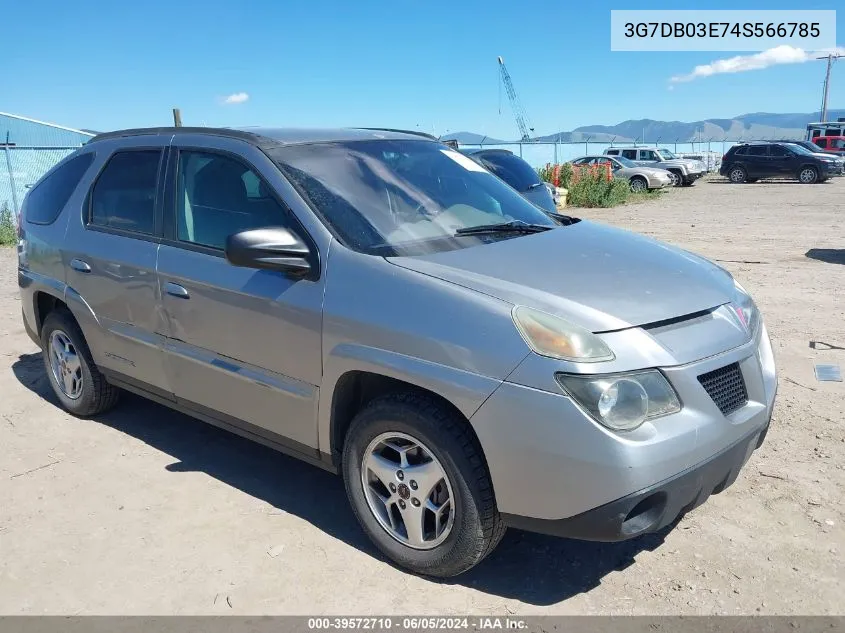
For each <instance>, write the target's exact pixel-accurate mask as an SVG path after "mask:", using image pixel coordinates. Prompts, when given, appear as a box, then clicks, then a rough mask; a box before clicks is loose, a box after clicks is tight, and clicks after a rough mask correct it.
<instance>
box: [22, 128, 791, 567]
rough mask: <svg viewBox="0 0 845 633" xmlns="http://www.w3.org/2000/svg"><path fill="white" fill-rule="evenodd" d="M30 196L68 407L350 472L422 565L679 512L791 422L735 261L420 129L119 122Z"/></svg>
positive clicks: (29, 271)
mask: <svg viewBox="0 0 845 633" xmlns="http://www.w3.org/2000/svg"><path fill="white" fill-rule="evenodd" d="M22 215H23V220H22V222H21V228H20V233H19V238H20V245H19V249H18V281H19V285H20V294H21V302H22V303H21V305H22V311H23V323H24V326H25V328H26V331H27V332H28V334H29V336H30V337H31V338H32V340H33V341H34V342H35V343H36V344H38V345H40V346H41V348H42V350H43V359H44V367H45V370H46V375H47V377H48V380H49V382H50V385H51V388H52V390H53V392H54V393H55V397H56V400H57V402H59V403H60V404H61V406H62V407H64V408H65V409H66V410H67V411H69V412H70V413H72V414H74V415H77V416H80V417H89V416H97V415H98V414H100V413H102V412H104V411H106V410H107V409H109V408H110V407H112V406H114V405H115V404H116V403H117V401H118V397H119V395H120V393H121V390H122V389H125V390H127V391H131V392H134V393H137V394H140V395H142V396H144V397H147V398H150V399H152V400H155V401H157V402H159V403H162V404H164V405H166V406H168V407H172V408H174V409H177V410H179V411H183V412H185V413H187V414H188V415H191V416H195V417H197V418H199V419H201V420H204V421H206V422H209V423H211V424H214V425H218V426H220V427H222V428H224V429H228V430H230V431H232V432H234V433H238V434H241V435H243V436H245V437H248V438H250V439H253V440H256V441H258V442H262V443H264V444H267V445H269V446H272V447H274V448H276V449H278V450H280V451H282V452H285V453H288V454H290V455H294V456H296V457H298V458H300V459H303V460H305V461H307V462H309V463H311V464H314V465H316V466H319V467H321V468H324V469H326V470H329V471H332V472H335V473H340V474H342V475H343V480H344V484H345V487H346V492H347V495H348V497H349V501H350V503H351V505H352V508H353V510H354V513H355V516H356V517H357V519H358V521H359V522H360V524H361V526H362V528H363V530H364V532H366V534H367V535H368V536H369V537H370V538H371V539H372V541H373V543H375V545H376V546H377V547H378V548H379V549H380V550H381V551H382V552H383V553H384V555H385V556H387V557H388V558H390V559H391V560H393V561H395V562H396V563H397V564H398V565H401V566H404V567H406V568H408V569H411V570H413V571H415V572H418V573H421V574H428V575H432V576H453V575H456V574H459V573H461V572H463V571H466V570H467V569H469V568H471V567H472V566H473V565H475V564H476V563H478V562H479V561H480V560H481V559H482V558H484V557H485V556H486V555H487V554H489V553H490V551H492V550H493V548H494V547H495V546H496V544H497V543H498V542H499V540H500V539H501V538H502V536H503V534H504V532H505V529H506V527H507V526H516V527H519V528H522V529H528V530H534V531H538V532H546V533H550V534H557V535H561V536H570V537H576V538H582V539H590V540H600V541H617V540H622V539H628V538H633V537H635V536H638V535H640V534H644V533H647V532H653V531H655V530H659V529H661V528H663V527H665V526H667V525H669V524H671V523H672V522H673V521H674V520H675V519H676V518H678V517H679V516H681V515H682V514H683V513H685V512H686V511H688V510H690V509H691V508H693V507H695V506H697V505H698V504H700V503H702V502H704V500H706V499H707V498H708V496H709V495H711V494H715V493H719V492H721V491H722V490H724V489H725V488H726V487H727V486H729V485H730V484H731V483H732V482H733V481H734V479H735V478H736V477H737V474H738V472H739V470H740V468H742V466H743V464H744V463H745V461H746V460H747V458H748V457H749V455H750V454H751V452H752V451H753V450H754V449H755V448H757V447H758V446H760V444H761V443H762V442H763V438H764V437H765V435H766V431H767V429H768V426H769V421H770V418H771V414H772V406H773V403H774V398H775V391H776V388H777V380H776V375H775V365H774V360H773V356H772V348H771V344H770V342H769V336H768V333H767V331H766V327H765V325H764V323H763V320H762V318H761V316H760V314H759V312H758V310H757V307H756V306H755V304H754V301H753V300H752V299H751V297H750V296H749V294H748V292H746V290H745V289H744V288H743V287H742V286H741V285H739V283H737V282H736V281H735V280H734V279H733V278H732V277H731V275H730V274H729V273H728V272H727V271H725V270H724V269H723V268H720V267H719V266H717V265H715V264H713V263H711V262H709V261H707V260H705V259H703V258H700V257H697V256H695V255H693V254H691V253H689V252H687V251H683V250H680V249H678V248H675V247H673V246H669V245H666V244H660V243H658V242H655V241H653V240H650V239H648V238H645V237H642V236H637V235H634V234H631V233H628V232H626V231H623V230H620V229H616V228H612V227H610V226H605V225H602V224H594V223H592V222H588V221H580V220H579V219H577V218H571V217H566V216H557V217H556V218H552V217H550V216H549V215H547V214H546V213H544V212H543V211H541V210H540V209H539V208H538V207H536V206H535V205H533V204H530V203H529V202H528V201H527V200H525V199H524V198H522V197H521V196H520V195H519V194H517V192H516V191H514V190H513V189H512V188H511V187H509V186H507V185H506V184H505V183H504V182H503V181H502V180H500V179H499V178H497V177H495V176H494V175H492V174H491V173H490V172H488V171H487V170H486V169H483V168H482V167H480V166H479V165H478V164H477V163H475V162H474V161H472V160H470V159H469V158H468V157H467V156H464V155H463V154H461V153H459V152H456V151H454V150H452V149H450V148H448V147H446V146H445V145H442V144H440V143H438V142H436V141H435V140H431V139H429V138H426V137H422V136H420V135H414V134H411V133H401V132H395V131H381V132H379V131H371V130H315V131H308V130H279V129H262V128H252V129H250V130H248V131H247V130H233V129H211V128H187V127H178V128H158V129H145V130H126V131H120V132H112V133H108V134H102V135H100V136H97V137H95V138H94V139H92V140H91V141H90V142H88V143H87V144H86V145H84V146H83V147H81V148H79V149H78V150H76V151H75V152H74V153H73V154H71V155H70V156H69V157H67V158H66V159H64V160H62V161H61V162H60V163H59V164H58V165H57V166H56V167H55V168H53V169H52V170H51V171H50V172H48V173H47V175H46V176H45V177H44V178H42V179H41V180H40V181H39V182H38V184H37V185H36V186H35V187H34V188H33V189H32V190H30V191H29V193H28V194H27V196H26V198H25V200H24V202H23V210H22ZM643 297H648V300H644V299H643ZM150 423H151V424H152V423H154V422H153V421H150ZM277 483H278V484H279V485H288V486H289V487H290V488H295V484H294V482H292V481H290V482H284V481H280V482H277Z"/></svg>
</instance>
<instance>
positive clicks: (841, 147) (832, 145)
mask: <svg viewBox="0 0 845 633" xmlns="http://www.w3.org/2000/svg"><path fill="white" fill-rule="evenodd" d="M813 143H815V144H816V145H818V146H819V147H820V148H821V149H822V150H825V151H829V152H835V153H837V154H839V155H840V156H845V136H817V137H816V138H814V139H813Z"/></svg>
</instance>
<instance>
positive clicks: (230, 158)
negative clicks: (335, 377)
mask: <svg viewBox="0 0 845 633" xmlns="http://www.w3.org/2000/svg"><path fill="white" fill-rule="evenodd" d="M172 151H173V158H172V161H171V165H170V167H171V168H170V170H169V172H168V176H167V181H168V182H167V194H166V197H167V205H166V213H165V239H164V242H163V243H162V246H161V252H160V256H159V266H158V272H159V283H160V284H161V288H160V292H161V295H162V303H163V306H164V312H165V314H166V315H167V319H168V322H169V331H170V336H169V337H168V339H167V341H166V344H165V350H166V357H167V369H168V375H169V377H170V381H171V382H172V384H173V388H174V392H175V394H176V397H177V400H178V401H179V402H180V404H182V405H183V406H186V407H188V408H190V409H193V410H195V411H198V412H199V413H202V414H206V415H209V416H211V417H214V418H215V419H217V420H219V421H222V422H224V423H229V424H232V425H234V426H237V427H239V428H241V429H246V430H247V431H249V432H251V433H254V434H256V435H260V436H264V437H269V438H271V439H273V440H275V441H281V439H282V438H284V441H283V443H285V444H287V445H288V447H289V448H292V449H294V450H297V451H298V452H301V453H306V454H310V453H313V454H316V447H317V424H316V416H317V401H318V398H317V395H318V388H317V385H318V384H319V382H320V378H321V375H322V360H321V330H322V297H323V279H324V278H323V276H321V275H320V274H319V271H316V273H317V274H316V276H315V277H314V278H311V279H301V278H300V279H297V278H294V277H290V276H287V275H285V274H283V273H281V272H277V271H271V270H256V269H249V268H239V267H235V266H232V265H231V264H230V263H229V262H228V261H227V260H226V258H225V257H224V246H225V242H226V238H227V237H228V236H229V235H231V234H233V233H237V232H239V231H242V230H248V229H253V228H261V227H267V226H285V227H287V228H290V229H291V230H293V231H295V232H296V233H298V234H299V235H300V237H302V239H303V240H305V241H307V242H310V238H309V236H308V234H307V232H306V231H305V230H304V229H303V228H302V226H301V225H300V224H299V223H298V222H297V220H296V218H295V217H294V216H293V214H292V213H291V212H290V211H289V209H288V208H287V206H286V205H285V204H284V203H283V201H282V199H281V197H280V196H279V195H277V194H276V192H275V191H274V190H272V189H271V187H270V185H268V178H267V174H268V172H269V171H270V170H276V172H277V173H276V177H277V178H279V177H281V176H280V174H278V170H277V169H276V168H275V167H273V166H272V163H270V160H269V159H268V158H267V157H266V156H265V155H264V154H263V153H262V152H261V151H260V150H259V149H257V148H256V147H253V146H252V145H250V144H248V143H246V142H244V141H241V140H238V139H233V138H224V137H211V136H206V135H184V136H177V137H176V138H175V140H174V143H173V150H172Z"/></svg>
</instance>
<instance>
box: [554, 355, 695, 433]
mask: <svg viewBox="0 0 845 633" xmlns="http://www.w3.org/2000/svg"><path fill="white" fill-rule="evenodd" d="M555 377H556V378H557V381H558V383H559V384H560V386H561V387H563V389H564V391H566V392H567V393H568V394H569V395H570V396H571V397H572V398H573V400H575V401H576V402H577V403H578V404H579V405H581V407H582V408H583V409H584V410H585V411H587V413H589V414H590V416H592V417H593V418H594V419H595V420H596V421H597V422H599V423H601V424H603V425H604V426H606V427H608V428H609V429H613V430H614V431H630V430H633V429H635V428H637V427H638V426H640V425H641V424H642V423H643V422H645V421H646V420H650V419H653V418H659V417H661V416H664V415H669V414H671V413H677V412H678V411H680V410H681V403H680V402H679V401H678V396H677V395H676V394H675V390H674V389H672V386H671V385H670V384H669V382H668V381H667V380H666V378H664V377H663V374H661V373H660V372H659V371H657V370H656V369H650V370H647V371H641V372H633V373H629V374H615V375H603V376H582V375H576V374H557V375H556V376H555Z"/></svg>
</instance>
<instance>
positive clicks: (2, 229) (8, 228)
mask: <svg viewBox="0 0 845 633" xmlns="http://www.w3.org/2000/svg"><path fill="white" fill-rule="evenodd" d="M17 242H18V231H17V228H16V227H15V217H14V215H13V214H12V210H11V209H9V205H7V204H6V203H5V202H4V203H3V206H2V207H1V208H0V246H11V245H12V244H17Z"/></svg>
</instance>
